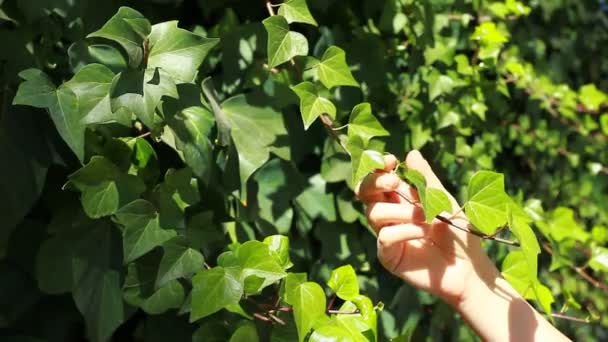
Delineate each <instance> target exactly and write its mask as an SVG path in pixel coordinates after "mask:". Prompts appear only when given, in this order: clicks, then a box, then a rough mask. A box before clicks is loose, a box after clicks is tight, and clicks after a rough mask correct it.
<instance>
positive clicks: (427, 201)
mask: <svg viewBox="0 0 608 342" xmlns="http://www.w3.org/2000/svg"><path fill="white" fill-rule="evenodd" d="M402 177H403V178H405V179H406V180H407V181H408V182H409V183H410V184H412V185H414V187H415V188H416V191H417V192H418V197H419V199H420V203H421V204H422V208H423V210H424V217H425V221H426V222H427V223H431V222H432V221H433V219H434V218H435V217H436V216H437V215H439V214H441V213H442V212H444V211H447V212H449V213H451V212H452V210H453V208H452V203H451V202H450V200H449V199H448V196H447V195H446V194H445V192H444V191H442V190H439V189H435V188H430V187H427V186H426V179H425V178H424V176H423V175H422V174H421V173H420V172H418V171H416V170H414V169H406V170H405V171H404V172H403V173H402Z"/></svg>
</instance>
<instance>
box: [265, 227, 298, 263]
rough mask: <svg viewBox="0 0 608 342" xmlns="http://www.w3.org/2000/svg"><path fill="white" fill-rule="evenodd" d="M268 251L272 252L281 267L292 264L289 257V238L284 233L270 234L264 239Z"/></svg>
mask: <svg viewBox="0 0 608 342" xmlns="http://www.w3.org/2000/svg"><path fill="white" fill-rule="evenodd" d="M264 243H265V244H267V245H268V250H269V251H270V253H274V254H275V255H276V257H277V258H278V260H279V263H280V265H281V266H282V267H283V269H288V268H290V267H291V266H293V263H292V262H291V260H290V258H289V238H288V237H287V236H284V235H271V236H268V237H266V238H265V239H264Z"/></svg>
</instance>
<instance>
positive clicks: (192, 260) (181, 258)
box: [156, 236, 205, 287]
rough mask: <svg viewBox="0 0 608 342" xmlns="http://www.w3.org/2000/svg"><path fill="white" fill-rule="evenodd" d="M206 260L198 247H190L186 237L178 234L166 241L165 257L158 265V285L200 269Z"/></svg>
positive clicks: (164, 245) (164, 247)
mask: <svg viewBox="0 0 608 342" xmlns="http://www.w3.org/2000/svg"><path fill="white" fill-rule="evenodd" d="M204 262H205V258H203V255H202V254H201V253H200V252H199V251H197V250H196V249H192V248H190V247H189V245H188V241H187V240H186V239H185V238H184V237H180V236H177V237H175V238H173V239H171V240H169V241H167V242H165V243H164V244H163V257H162V259H161V260H160V265H159V266H158V276H157V277H156V287H161V286H164V285H165V284H167V283H168V282H170V281H172V280H174V279H179V278H182V277H188V276H190V275H192V274H194V273H196V272H198V271H200V270H201V268H202V267H203V263H204Z"/></svg>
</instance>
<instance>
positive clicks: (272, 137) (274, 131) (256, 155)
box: [222, 95, 289, 198]
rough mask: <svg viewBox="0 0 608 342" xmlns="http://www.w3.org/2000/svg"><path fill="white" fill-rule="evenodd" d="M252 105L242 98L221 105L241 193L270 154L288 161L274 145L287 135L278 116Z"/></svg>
mask: <svg viewBox="0 0 608 342" xmlns="http://www.w3.org/2000/svg"><path fill="white" fill-rule="evenodd" d="M254 103H255V99H253V98H249V97H247V96H244V95H237V96H234V97H231V98H229V99H227V100H226V101H224V102H223V103H222V110H223V111H224V114H225V115H226V118H227V120H228V124H229V125H230V134H231V136H232V139H233V141H234V145H235V147H236V150H237V151H238V158H239V174H240V179H241V190H242V191H243V189H245V186H244V184H246V182H247V180H248V179H249V177H250V176H251V175H252V174H253V173H254V172H255V171H256V170H257V169H259V168H260V167H261V166H262V165H263V164H264V163H265V162H266V161H267V160H268V158H269V156H270V152H271V151H272V152H274V153H275V154H277V155H278V156H280V157H281V158H283V159H289V151H288V150H287V151H285V150H284V149H282V148H280V147H277V146H276V145H277V144H276V142H277V140H278V139H280V137H281V136H286V135H287V129H286V128H285V124H284V122H283V118H282V116H281V113H279V112H276V111H275V110H274V109H272V108H271V107H268V106H260V105H257V104H254ZM241 196H243V194H242V195H241ZM245 198H246V197H245Z"/></svg>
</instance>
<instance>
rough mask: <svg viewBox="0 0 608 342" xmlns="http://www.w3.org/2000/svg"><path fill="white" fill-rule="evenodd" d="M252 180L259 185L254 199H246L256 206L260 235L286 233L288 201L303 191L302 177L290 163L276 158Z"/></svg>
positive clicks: (289, 219) (290, 217)
mask: <svg viewBox="0 0 608 342" xmlns="http://www.w3.org/2000/svg"><path fill="white" fill-rule="evenodd" d="M253 180H254V181H255V182H256V183H257V184H259V186H258V189H257V193H256V194H255V200H253V199H250V200H249V202H252V201H253V203H256V204H257V210H256V211H257V213H256V216H255V223H256V225H257V226H258V227H259V229H261V230H262V231H263V232H264V234H274V233H279V234H286V233H287V232H289V229H290V228H291V225H292V221H293V216H294V211H293V208H292V204H291V201H292V200H293V199H294V197H296V196H297V195H298V194H299V193H300V192H301V191H302V189H303V188H304V179H303V177H302V176H301V175H300V174H299V173H298V171H297V170H296V168H295V167H294V165H293V164H291V163H288V162H286V161H283V160H281V159H278V158H276V159H272V160H270V161H268V162H267V163H266V164H264V166H262V167H261V168H260V169H259V170H258V171H257V172H256V173H255V175H254V176H253ZM253 192H254V191H251V192H250V194H252V193H253ZM250 197H252V196H250Z"/></svg>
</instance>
